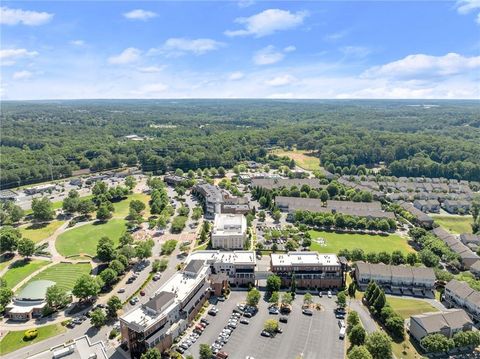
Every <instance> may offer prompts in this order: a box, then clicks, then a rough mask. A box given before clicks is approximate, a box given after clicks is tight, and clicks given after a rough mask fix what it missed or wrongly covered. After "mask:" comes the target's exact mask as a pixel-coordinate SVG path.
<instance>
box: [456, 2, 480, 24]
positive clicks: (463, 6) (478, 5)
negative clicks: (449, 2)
mask: <svg viewBox="0 0 480 359" xmlns="http://www.w3.org/2000/svg"><path fill="white" fill-rule="evenodd" d="M456 6H457V11H458V12H459V13H460V14H462V15H466V14H468V13H470V12H472V11H474V12H477V11H478V12H477V17H476V19H475V21H476V22H477V24H480V0H457V3H456Z"/></svg>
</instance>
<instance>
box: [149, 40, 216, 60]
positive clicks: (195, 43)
mask: <svg viewBox="0 0 480 359" xmlns="http://www.w3.org/2000/svg"><path fill="white" fill-rule="evenodd" d="M224 45H225V44H224V43H222V42H220V41H216V40H213V39H187V38H170V39H168V40H167V41H165V43H164V44H163V46H162V47H161V49H159V50H157V49H154V51H153V53H155V52H160V53H166V54H167V55H172V56H178V55H182V54H184V53H187V52H190V53H193V54H195V55H203V54H205V53H207V52H209V51H214V50H218V49H219V48H220V47H222V46H224Z"/></svg>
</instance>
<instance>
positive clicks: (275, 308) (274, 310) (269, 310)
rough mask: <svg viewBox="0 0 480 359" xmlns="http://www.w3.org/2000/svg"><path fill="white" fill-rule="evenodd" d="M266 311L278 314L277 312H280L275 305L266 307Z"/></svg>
mask: <svg viewBox="0 0 480 359" xmlns="http://www.w3.org/2000/svg"><path fill="white" fill-rule="evenodd" d="M268 313H269V314H278V313H280V312H279V310H278V308H277V307H270V308H269V309H268Z"/></svg>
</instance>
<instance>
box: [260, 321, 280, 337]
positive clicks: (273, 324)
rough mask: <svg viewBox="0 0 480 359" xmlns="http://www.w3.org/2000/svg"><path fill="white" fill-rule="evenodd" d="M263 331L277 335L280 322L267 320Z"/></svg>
mask: <svg viewBox="0 0 480 359" xmlns="http://www.w3.org/2000/svg"><path fill="white" fill-rule="evenodd" d="M263 329H264V330H265V331H267V332H269V333H272V334H273V333H275V332H276V331H277V330H278V320H276V319H267V320H266V321H265V323H264V324H263Z"/></svg>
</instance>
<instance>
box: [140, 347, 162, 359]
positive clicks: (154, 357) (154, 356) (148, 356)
mask: <svg viewBox="0 0 480 359" xmlns="http://www.w3.org/2000/svg"><path fill="white" fill-rule="evenodd" d="M140 359H162V355H161V354H160V352H159V351H158V349H157V348H150V349H148V350H147V351H146V352H145V353H143V354H142V356H141V357H140Z"/></svg>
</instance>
